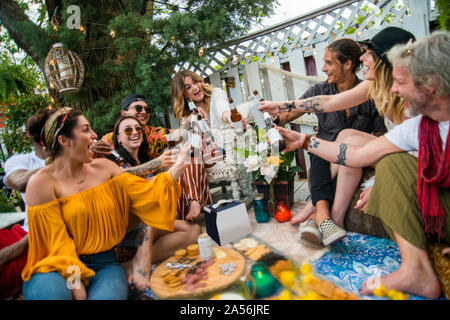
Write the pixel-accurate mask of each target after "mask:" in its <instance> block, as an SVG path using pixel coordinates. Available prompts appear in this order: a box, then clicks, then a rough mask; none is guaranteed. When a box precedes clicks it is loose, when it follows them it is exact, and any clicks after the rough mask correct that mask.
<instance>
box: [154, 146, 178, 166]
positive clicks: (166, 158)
mask: <svg viewBox="0 0 450 320" xmlns="http://www.w3.org/2000/svg"><path fill="white" fill-rule="evenodd" d="M179 153H180V151H179V150H177V149H170V150H167V151H165V152H164V153H163V154H162V155H160V156H159V159H160V160H161V168H169V167H171V166H173V165H174V164H175V162H176V161H177V159H178V155H179Z"/></svg>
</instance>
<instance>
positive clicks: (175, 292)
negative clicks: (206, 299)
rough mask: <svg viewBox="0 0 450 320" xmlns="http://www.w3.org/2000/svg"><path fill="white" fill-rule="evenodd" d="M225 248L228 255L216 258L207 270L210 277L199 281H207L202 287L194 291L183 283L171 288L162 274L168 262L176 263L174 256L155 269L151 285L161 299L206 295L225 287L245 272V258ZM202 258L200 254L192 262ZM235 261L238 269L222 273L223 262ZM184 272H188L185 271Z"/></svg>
mask: <svg viewBox="0 0 450 320" xmlns="http://www.w3.org/2000/svg"><path fill="white" fill-rule="evenodd" d="M220 249H221V250H223V251H224V252H225V253H226V254H227V256H226V257H223V258H220V259H215V262H214V264H212V265H211V266H209V267H208V268H207V269H206V270H207V272H208V279H206V280H202V281H199V282H198V283H202V282H204V283H206V286H204V287H202V288H198V289H196V290H194V291H188V290H185V289H184V287H185V285H182V286H181V287H179V288H178V289H171V288H169V286H168V285H167V284H166V283H165V282H164V280H163V278H162V274H164V273H165V272H166V271H167V270H168V268H167V266H166V264H167V263H168V262H172V263H175V262H176V259H175V258H174V257H170V258H169V259H167V260H166V261H164V262H163V263H161V264H160V265H159V266H158V267H156V269H155V270H154V271H153V274H152V278H151V279H150V286H151V289H152V291H153V293H154V294H155V295H157V296H158V297H159V298H160V299H180V298H189V297H191V298H193V297H197V296H201V295H204V294H206V293H209V292H213V291H215V290H220V289H225V288H226V287H228V286H229V285H230V284H232V283H233V282H235V281H237V280H238V279H239V278H240V277H241V276H242V275H243V274H244V272H245V258H244V256H242V254H240V253H239V252H237V251H236V250H234V249H230V248H222V247H221V248H220ZM198 261H201V260H200V257H199V256H198V260H197V261H195V262H193V263H191V264H192V265H195V264H196V263H197V262H198ZM228 263H235V264H236V269H234V271H233V272H232V273H231V274H229V275H224V274H222V273H221V271H222V269H221V268H220V265H221V264H228ZM183 274H186V272H184V273H183Z"/></svg>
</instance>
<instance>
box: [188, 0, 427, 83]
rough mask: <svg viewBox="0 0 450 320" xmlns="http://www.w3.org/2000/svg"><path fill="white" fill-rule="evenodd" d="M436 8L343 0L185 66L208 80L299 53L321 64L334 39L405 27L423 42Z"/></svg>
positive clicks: (402, 1)
mask: <svg viewBox="0 0 450 320" xmlns="http://www.w3.org/2000/svg"><path fill="white" fill-rule="evenodd" d="M299 5H300V4H299ZM433 9H434V1H432V0H363V1H361V0H360V1H357V0H343V1H340V2H337V3H335V4H332V5H330V6H327V7H323V8H320V9H318V10H316V11H313V12H311V13H309V14H306V15H302V16H299V17H297V18H294V19H291V20H289V21H286V22H283V23H280V24H277V25H274V26H272V27H269V28H266V29H263V30H261V31H258V32H254V33H251V34H248V35H246V36H243V37H241V38H239V39H236V40H233V41H230V42H228V43H226V44H225V45H224V46H222V47H221V48H211V49H209V50H206V49H205V50H204V54H205V57H206V63H205V64H203V65H189V64H186V65H184V66H183V67H184V68H187V69H190V70H192V71H195V72H197V73H199V74H201V75H202V76H203V77H208V76H210V75H211V74H213V73H217V72H219V73H221V74H222V75H224V74H225V73H226V72H227V71H228V70H229V69H232V68H237V69H238V71H239V74H242V72H243V70H244V68H245V67H246V66H248V65H249V64H250V63H252V62H267V61H270V62H271V63H273V62H274V59H278V60H279V61H280V62H281V63H283V62H284V61H288V60H289V57H290V56H291V55H292V54H293V53H294V52H295V51H300V52H301V54H302V56H303V57H308V56H311V55H313V56H315V58H316V61H317V62H318V65H320V64H321V61H320V60H321V59H320V58H321V54H322V53H323V50H322V49H323V48H324V47H325V46H326V45H327V44H328V43H330V42H332V41H333V40H334V39H339V38H342V37H350V38H353V39H355V40H363V39H369V38H371V37H372V36H373V35H374V34H376V33H377V32H379V30H380V29H382V28H384V27H386V26H387V25H394V26H400V27H403V28H405V29H407V30H409V31H411V32H412V33H413V34H415V35H416V37H417V38H421V37H423V36H426V35H427V34H428V33H429V20H430V17H434V16H433V14H434V11H433ZM358 22H360V23H358ZM352 31H353V33H350V32H352ZM317 69H321V68H319V66H318V68H317Z"/></svg>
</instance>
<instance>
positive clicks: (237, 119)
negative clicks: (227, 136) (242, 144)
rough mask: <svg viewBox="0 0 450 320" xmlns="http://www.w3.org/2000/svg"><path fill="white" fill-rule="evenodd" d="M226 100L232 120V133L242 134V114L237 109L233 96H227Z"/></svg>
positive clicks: (243, 130)
mask: <svg viewBox="0 0 450 320" xmlns="http://www.w3.org/2000/svg"><path fill="white" fill-rule="evenodd" d="M228 102H229V103H230V110H231V121H232V122H233V128H234V133H235V134H236V135H238V136H242V135H243V134H244V133H245V129H244V123H243V122H242V115H241V114H240V113H239V111H238V110H237V108H236V105H235V104H234V101H233V98H228Z"/></svg>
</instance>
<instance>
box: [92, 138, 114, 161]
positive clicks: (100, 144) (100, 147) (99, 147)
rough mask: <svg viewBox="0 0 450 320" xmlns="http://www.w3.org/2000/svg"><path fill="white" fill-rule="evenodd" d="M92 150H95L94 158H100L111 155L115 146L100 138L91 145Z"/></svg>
mask: <svg viewBox="0 0 450 320" xmlns="http://www.w3.org/2000/svg"><path fill="white" fill-rule="evenodd" d="M91 150H92V152H94V158H100V157H104V156H109V155H110V154H111V151H112V150H113V147H112V146H110V145H109V144H107V143H106V142H104V141H102V140H99V141H96V142H95V143H94V144H93V145H92V146H91Z"/></svg>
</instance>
